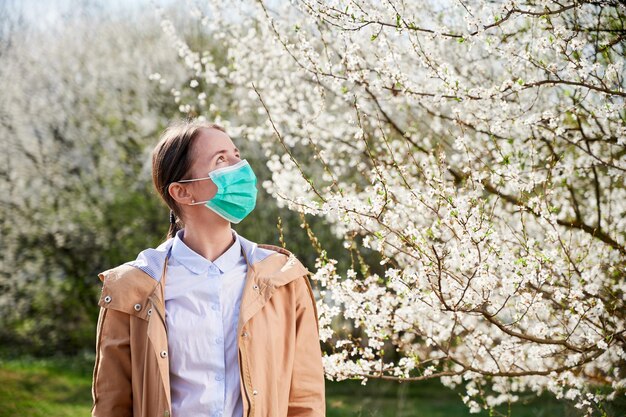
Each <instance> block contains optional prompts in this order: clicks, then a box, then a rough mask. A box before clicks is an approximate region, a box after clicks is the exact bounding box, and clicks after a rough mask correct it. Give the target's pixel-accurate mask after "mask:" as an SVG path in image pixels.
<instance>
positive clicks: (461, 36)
mask: <svg viewBox="0 0 626 417" xmlns="http://www.w3.org/2000/svg"><path fill="white" fill-rule="evenodd" d="M625 12H626V9H625V7H624V6H623V5H622V4H620V2H618V1H566V2H557V1H550V0H539V1H500V2H485V1H477V0H468V1H450V0H446V1H437V2H407V1H402V0H388V1H383V2H376V1H359V2H355V1H351V0H333V1H315V0H303V1H300V2H297V4H288V3H285V4H282V5H279V6H278V5H275V4H274V3H272V4H265V3H264V2H243V4H242V5H241V6H240V8H239V9H238V10H233V5H232V4H230V5H229V6H228V8H224V6H222V5H220V2H217V1H213V2H209V4H207V5H206V7H204V6H203V7H202V8H199V7H198V8H195V9H194V10H193V14H194V15H195V16H196V17H197V19H198V20H199V22H200V24H201V25H204V26H205V27H206V30H207V33H208V37H209V39H210V40H211V48H226V49H227V50H228V55H227V56H228V59H227V60H226V61H221V62H218V61H216V60H214V59H213V58H212V56H213V55H212V53H211V51H210V50H206V51H205V50H201V48H200V47H197V48H195V49H194V47H192V46H190V45H188V44H187V43H185V42H184V41H183V40H182V39H181V37H179V36H178V35H177V32H176V29H175V26H174V25H173V24H172V23H171V22H170V21H169V20H168V18H167V14H163V15H162V25H163V28H164V30H165V31H166V32H167V33H168V34H169V35H170V38H171V40H172V41H173V43H174V45H176V47H177V48H178V49H179V53H180V56H181V57H182V58H183V61H184V63H185V64H186V66H187V67H188V68H189V70H190V73H191V74H192V75H193V76H194V77H195V78H194V79H193V80H192V82H191V84H189V85H188V86H187V87H185V88H183V89H181V90H176V89H174V90H172V93H173V95H174V96H175V100H176V102H177V103H179V105H180V110H181V112H183V113H189V114H195V115H201V116H202V117H207V118H210V119H213V120H218V121H220V119H221V113H222V111H223V109H225V108H227V107H229V106H234V107H235V108H236V109H237V110H238V113H239V114H240V117H239V118H238V119H236V120H230V121H229V122H230V124H231V126H230V129H231V135H234V136H238V135H241V136H244V137H247V138H248V139H250V140H255V141H258V142H259V143H260V144H261V145H262V146H263V148H264V149H265V150H266V154H267V156H268V158H269V163H268V166H269V168H270V169H271V171H272V173H273V175H272V178H271V180H268V181H265V182H264V183H263V186H264V187H265V188H266V189H267V190H268V191H270V192H271V193H272V194H273V195H274V196H275V197H276V198H277V199H278V200H279V201H280V202H282V204H284V205H288V206H289V207H290V208H291V209H293V210H297V211H299V212H301V213H302V214H303V219H306V217H304V214H308V215H314V216H323V217H325V218H326V219H327V220H328V221H329V222H330V223H331V224H332V227H333V230H334V232H335V233H336V235H337V236H338V237H340V238H341V239H343V240H344V242H345V245H344V246H345V248H346V250H347V251H349V252H350V253H351V254H352V255H353V259H354V262H353V265H352V267H351V268H349V269H348V270H347V271H339V270H338V269H337V265H336V261H335V258H336V255H335V254H333V253H327V252H326V251H324V249H323V247H321V246H319V244H318V242H317V241H316V240H315V237H314V236H312V235H311V238H312V241H313V243H314V244H315V245H316V248H317V249H318V251H319V257H318V262H317V265H316V270H315V271H314V272H313V274H312V279H313V280H314V282H315V284H316V286H317V288H318V290H319V296H320V297H319V301H318V312H319V320H320V326H321V327H320V328H321V339H322V340H323V341H324V342H325V343H326V344H327V348H328V349H327V352H326V354H325V358H324V361H325V369H326V375H327V377H329V378H331V379H333V378H335V379H345V378H348V377H359V378H362V379H363V380H364V382H365V381H366V380H367V379H369V378H385V379H393V380H404V381H412V380H421V379H426V378H440V379H441V381H442V382H443V383H444V384H445V385H447V386H450V387H454V386H456V385H459V384H464V385H465V389H466V393H467V395H466V396H464V401H465V402H466V403H467V404H468V406H469V407H470V409H471V410H472V411H479V410H480V409H481V408H490V407H493V406H496V405H499V404H502V403H505V402H509V401H515V400H517V399H518V395H519V393H520V392H523V391H528V390H531V391H534V392H537V393H540V392H543V391H545V390H548V391H551V392H553V393H555V394H556V395H557V397H559V398H560V397H563V396H564V397H565V398H567V399H570V400H574V401H575V402H576V404H577V406H578V407H579V408H582V409H583V412H584V413H586V414H593V413H595V412H596V411H597V410H598V409H599V408H598V407H601V401H602V400H603V399H608V400H612V399H614V398H615V397H616V396H618V395H620V396H623V395H624V386H625V384H626V376H625V372H626V366H624V361H625V360H626V352H625V350H624V348H625V345H626V334H625V320H624V319H625V312H626V310H625V309H624V290H625V289H626V279H625V276H626V274H625V272H626V269H625V268H626V235H625V231H626V227H625V226H626V220H625V219H626V191H625V187H624V185H625V184H624V173H625V170H626V126H625V121H626V111H625V106H624V98H625V97H626V92H625V91H624V75H625V74H624V54H625V47H626V43H625V40H626V27H625V20H626V13H625ZM207 89H208V90H210V91H213V92H214V91H220V90H221V91H223V92H224V94H223V95H221V97H222V98H219V97H220V95H219V94H217V95H215V96H216V97H218V98H217V99H216V100H215V101H212V102H211V103H207V101H206V91H207ZM303 226H304V227H306V222H304V224H303ZM372 251H373V252H375V253H377V254H378V255H379V256H380V259H381V264H382V265H383V267H384V272H383V273H377V272H376V271H375V268H373V267H372V265H368V264H367V263H366V262H364V261H363V257H362V255H363V254H364V253H367V252H369V253H371V252H372ZM379 269H380V268H379ZM596 382H599V383H602V384H605V386H610V389H609V390H608V392H607V391H603V392H604V393H599V392H596V391H594V390H592V389H591V388H590V387H591V386H592V385H593V384H594V383H596Z"/></svg>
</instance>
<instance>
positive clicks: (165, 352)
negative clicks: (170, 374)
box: [161, 350, 167, 358]
mask: <svg viewBox="0 0 626 417" xmlns="http://www.w3.org/2000/svg"><path fill="white" fill-rule="evenodd" d="M161 357H162V358H167V351H165V350H163V351H161Z"/></svg>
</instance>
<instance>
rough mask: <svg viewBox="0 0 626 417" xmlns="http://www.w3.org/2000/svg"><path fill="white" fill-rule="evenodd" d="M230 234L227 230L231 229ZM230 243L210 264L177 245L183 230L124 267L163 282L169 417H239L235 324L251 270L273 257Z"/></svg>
mask: <svg viewBox="0 0 626 417" xmlns="http://www.w3.org/2000/svg"><path fill="white" fill-rule="evenodd" d="M231 230H232V229H231ZM232 233H233V236H234V237H235V242H234V243H233V244H232V245H231V246H230V247H229V248H228V249H227V250H226V252H224V253H223V254H222V255H221V256H220V257H219V258H218V259H216V260H215V262H211V261H209V260H208V259H206V258H205V257H203V256H201V255H199V254H197V253H196V252H194V251H193V250H191V249H190V248H189V247H188V246H187V245H185V243H184V242H183V241H182V238H183V234H184V229H183V230H180V231H179V232H178V233H177V234H176V236H175V237H173V238H170V239H168V240H167V241H165V242H163V243H162V244H161V245H159V246H158V247H157V248H155V249H152V248H150V249H146V250H144V251H142V252H141V253H140V254H139V255H138V256H137V259H136V260H134V261H130V262H127V263H126V264H127V265H131V266H134V267H136V268H139V269H141V270H142V271H144V272H145V273H146V274H148V275H150V276H151V277H152V278H154V279H155V280H157V281H158V280H160V279H161V273H162V271H163V263H164V261H165V259H166V256H167V254H168V253H169V254H170V257H169V260H168V266H167V279H166V282H165V320H166V323H167V332H168V334H167V338H168V350H169V363H170V389H171V397H172V417H187V416H189V417H195V416H208V417H213V416H224V417H231V416H232V417H241V416H242V415H243V404H242V401H241V387H240V377H239V362H238V361H237V357H238V353H239V349H238V348H239V346H238V345H237V324H238V320H239V306H240V304H241V295H242V291H243V286H244V283H245V279H246V273H247V264H246V261H245V258H244V257H243V256H242V253H241V252H242V251H243V252H245V253H246V255H247V257H248V261H249V262H250V264H254V263H256V262H259V261H261V260H263V259H264V258H265V257H267V256H269V255H271V254H272V253H275V252H274V251H272V250H270V249H265V248H260V247H258V246H257V244H256V243H254V242H252V241H250V240H247V239H246V238H244V237H243V236H240V235H239V234H237V233H236V232H235V230H232Z"/></svg>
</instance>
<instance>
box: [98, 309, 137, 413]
mask: <svg viewBox="0 0 626 417" xmlns="http://www.w3.org/2000/svg"><path fill="white" fill-rule="evenodd" d="M91 393H92V398H93V407H92V409H91V415H92V416H93V417H126V416H128V417H131V416H132V415H133V401H132V387H131V361H130V316H129V315H128V314H127V313H124V312H121V311H117V310H114V309H108V308H105V307H100V314H99V316H98V326H97V335H96V361H95V366H94V370H93V381H92V389H91Z"/></svg>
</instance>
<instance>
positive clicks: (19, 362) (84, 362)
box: [0, 357, 91, 417]
mask: <svg viewBox="0 0 626 417" xmlns="http://www.w3.org/2000/svg"><path fill="white" fill-rule="evenodd" d="M89 361H90V359H89V358H82V357H79V358H55V359H40V360H38V359H32V358H22V359H12V360H0V404H2V406H1V407H0V417H5V416H6V417H8V416H29V417H40V416H41V417H43V416H59V417H61V416H63V417H78V416H81V417H84V416H88V415H90V413H91V370H89V369H88V363H89Z"/></svg>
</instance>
